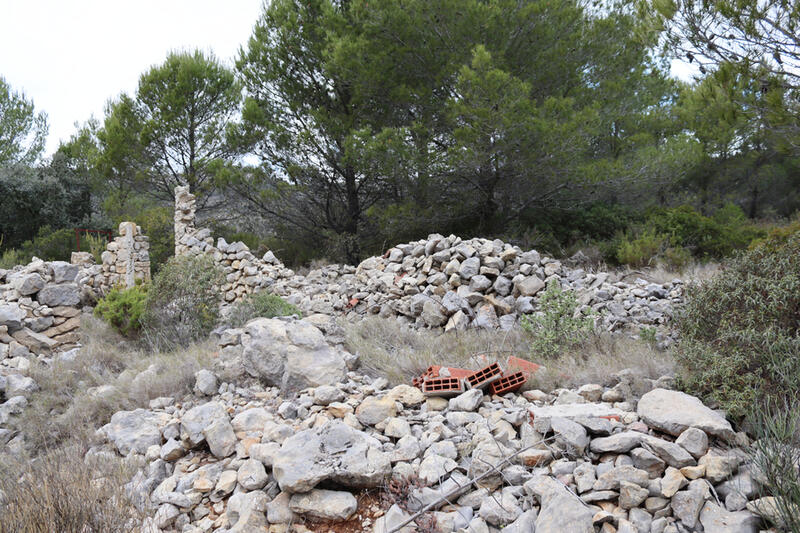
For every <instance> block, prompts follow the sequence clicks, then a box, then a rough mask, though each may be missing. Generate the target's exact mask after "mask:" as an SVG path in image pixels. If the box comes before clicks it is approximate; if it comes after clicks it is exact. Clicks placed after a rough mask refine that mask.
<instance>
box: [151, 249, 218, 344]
mask: <svg viewBox="0 0 800 533" xmlns="http://www.w3.org/2000/svg"><path fill="white" fill-rule="evenodd" d="M222 281H223V277H222V271H221V270H220V269H219V267H217V266H216V265H215V264H214V261H213V259H212V258H211V257H208V256H197V257H195V256H180V257H172V258H170V259H169V260H168V261H167V262H166V263H165V264H164V265H163V266H162V267H161V270H159V271H158V273H156V275H155V276H153V282H152V286H151V287H150V289H149V292H148V297H147V306H146V309H145V313H144V315H143V317H142V324H143V328H142V329H143V333H144V335H145V338H146V339H147V340H148V341H149V342H150V344H151V345H154V346H158V347H163V348H175V347H178V346H187V345H189V344H190V343H192V342H194V341H196V340H200V339H203V338H205V337H207V336H208V333H209V332H210V331H211V329H212V328H213V327H214V326H215V325H216V323H217V319H218V318H219V303H220V301H219V293H218V290H217V288H216V287H217V286H218V285H219V284H221V283H222Z"/></svg>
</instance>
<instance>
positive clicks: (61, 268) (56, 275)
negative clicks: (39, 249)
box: [50, 261, 80, 283]
mask: <svg viewBox="0 0 800 533" xmlns="http://www.w3.org/2000/svg"><path fill="white" fill-rule="evenodd" d="M50 266H52V267H53V281H54V282H56V283H64V282H72V281H75V278H76V277H78V270H80V265H73V264H71V263H68V262H66V261H53V262H52V263H50Z"/></svg>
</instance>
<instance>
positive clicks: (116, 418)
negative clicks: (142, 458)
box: [99, 409, 170, 455]
mask: <svg viewBox="0 0 800 533" xmlns="http://www.w3.org/2000/svg"><path fill="white" fill-rule="evenodd" d="M169 419H170V416H169V415H168V414H166V413H154V412H152V411H148V410H146V409H136V410H134V411H118V412H116V413H114V415H113V416H112V417H111V421H110V422H109V423H108V424H106V425H105V426H103V427H102V428H100V430H99V431H100V432H101V433H102V434H103V435H104V436H105V437H106V438H107V439H108V440H109V441H110V442H111V443H112V444H114V446H116V448H117V450H119V453H121V454H122V455H128V454H129V453H130V452H131V451H134V452H136V453H140V454H144V453H145V452H146V451H147V448H149V447H150V446H153V445H158V444H161V426H163V425H165V424H166V423H167V422H169Z"/></svg>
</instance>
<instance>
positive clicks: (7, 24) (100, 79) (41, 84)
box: [0, 0, 694, 155]
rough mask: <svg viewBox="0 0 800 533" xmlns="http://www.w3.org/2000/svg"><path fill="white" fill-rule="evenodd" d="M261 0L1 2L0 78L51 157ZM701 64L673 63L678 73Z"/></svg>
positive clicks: (239, 28)
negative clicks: (39, 117) (35, 124)
mask: <svg viewBox="0 0 800 533" xmlns="http://www.w3.org/2000/svg"><path fill="white" fill-rule="evenodd" d="M261 4H262V0H135V1H133V0H127V1H123V0H0V76H3V77H5V79H6V81H7V82H8V83H9V84H10V85H11V87H12V88H13V89H14V90H22V91H24V92H25V95H26V97H27V98H28V99H32V100H33V102H34V104H35V105H36V109H37V110H41V111H45V112H46V113H47V115H48V122H49V124H50V135H49V137H48V142H47V150H46V154H47V155H49V154H51V153H52V152H53V151H55V149H56V148H58V144H59V141H60V140H67V139H69V137H70V135H72V134H73V133H74V132H75V123H76V122H78V123H80V124H83V123H84V122H85V121H86V120H88V119H89V117H91V116H92V115H94V116H95V117H96V118H98V119H102V117H103V106H104V105H105V103H106V102H107V101H108V100H109V99H110V98H113V97H115V96H117V95H119V94H120V93H121V92H123V91H125V92H128V93H129V94H131V93H133V92H134V91H135V90H136V85H137V83H138V80H139V75H140V74H142V73H143V72H144V71H145V70H147V69H148V68H149V67H150V66H152V65H155V64H159V63H161V62H162V61H164V59H165V57H166V55H167V53H169V51H170V50H176V49H178V50H185V49H188V50H191V49H194V48H200V49H202V50H204V51H213V52H214V53H215V54H216V55H217V57H219V58H220V59H223V60H232V59H233V58H234V56H235V55H236V53H237V51H238V49H239V46H240V45H244V44H245V42H246V41H247V39H248V38H249V37H250V33H251V30H252V28H253V25H254V24H255V23H256V20H257V19H258V17H259V15H260V13H261ZM693 70H694V69H693V68H692V66H689V65H688V64H686V63H685V62H679V61H674V62H673V64H672V72H673V75H675V76H677V77H679V78H682V79H686V80H688V79H689V78H690V77H691V75H692V74H693V72H692V71H693Z"/></svg>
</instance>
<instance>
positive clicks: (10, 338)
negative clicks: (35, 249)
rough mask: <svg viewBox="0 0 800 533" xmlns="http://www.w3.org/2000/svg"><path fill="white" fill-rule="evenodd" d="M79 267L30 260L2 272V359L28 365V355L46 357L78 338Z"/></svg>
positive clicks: (4, 362)
mask: <svg viewBox="0 0 800 533" xmlns="http://www.w3.org/2000/svg"><path fill="white" fill-rule="evenodd" d="M79 270H80V267H79V266H78V265H72V264H70V263H67V262H64V261H53V262H46V261H42V260H38V259H34V261H33V262H31V263H30V264H28V265H25V266H22V267H16V268H14V269H13V270H0V362H2V365H3V366H6V367H12V368H20V367H22V369H23V370H24V369H27V367H28V366H29V365H30V363H29V362H28V360H27V359H26V357H28V356H30V355H31V354H32V353H33V354H37V355H38V354H44V355H49V354H51V353H53V352H54V351H56V350H63V349H68V348H71V347H73V346H75V343H77V341H78V334H77V329H78V326H79V325H80V314H81V307H82V288H81V286H80V285H79V284H78V283H76V278H77V277H78V274H79Z"/></svg>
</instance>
